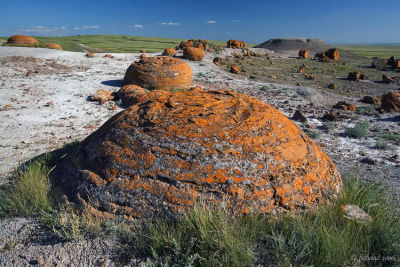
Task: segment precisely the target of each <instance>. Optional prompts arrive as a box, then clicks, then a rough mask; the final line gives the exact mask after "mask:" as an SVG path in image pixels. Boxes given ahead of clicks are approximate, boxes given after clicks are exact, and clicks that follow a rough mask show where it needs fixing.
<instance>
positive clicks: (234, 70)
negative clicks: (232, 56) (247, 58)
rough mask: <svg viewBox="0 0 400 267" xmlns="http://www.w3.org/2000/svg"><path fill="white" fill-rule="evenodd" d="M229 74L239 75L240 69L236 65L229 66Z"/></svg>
mask: <svg viewBox="0 0 400 267" xmlns="http://www.w3.org/2000/svg"><path fill="white" fill-rule="evenodd" d="M231 72H232V73H234V74H239V73H240V69H239V66H238V65H232V66H231Z"/></svg>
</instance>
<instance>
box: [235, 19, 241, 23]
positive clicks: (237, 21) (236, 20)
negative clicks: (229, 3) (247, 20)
mask: <svg viewBox="0 0 400 267" xmlns="http://www.w3.org/2000/svg"><path fill="white" fill-rule="evenodd" d="M234 22H236V23H239V22H243V20H242V19H235V20H234Z"/></svg>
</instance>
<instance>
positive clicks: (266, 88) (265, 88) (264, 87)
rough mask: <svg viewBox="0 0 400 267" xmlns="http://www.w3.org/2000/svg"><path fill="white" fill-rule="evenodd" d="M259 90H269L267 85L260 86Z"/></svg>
mask: <svg viewBox="0 0 400 267" xmlns="http://www.w3.org/2000/svg"><path fill="white" fill-rule="evenodd" d="M260 90H261V91H263V92H268V91H269V90H270V88H269V86H267V85H264V86H263V87H261V89H260Z"/></svg>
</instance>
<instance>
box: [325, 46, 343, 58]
mask: <svg viewBox="0 0 400 267" xmlns="http://www.w3.org/2000/svg"><path fill="white" fill-rule="evenodd" d="M325 55H326V56H327V57H328V58H329V59H330V60H339V57H340V53H339V50H338V49H337V48H331V49H328V50H326V51H325Z"/></svg>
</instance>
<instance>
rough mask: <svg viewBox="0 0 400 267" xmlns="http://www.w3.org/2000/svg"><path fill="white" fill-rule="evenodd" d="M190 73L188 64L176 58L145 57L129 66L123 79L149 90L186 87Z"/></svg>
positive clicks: (189, 83) (189, 80) (190, 80)
mask: <svg viewBox="0 0 400 267" xmlns="http://www.w3.org/2000/svg"><path fill="white" fill-rule="evenodd" d="M192 75H193V72H192V69H191V68H190V66H189V64H187V63H186V62H184V61H182V60H180V59H178V58H173V57H146V58H144V59H142V60H140V61H139V62H134V63H132V64H131V65H130V66H129V68H128V69H127V70H126V73H125V77H124V81H125V83H126V84H135V85H139V86H141V87H143V88H146V89H149V90H155V89H159V90H174V89H187V88H189V87H190V85H191V83H192Z"/></svg>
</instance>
